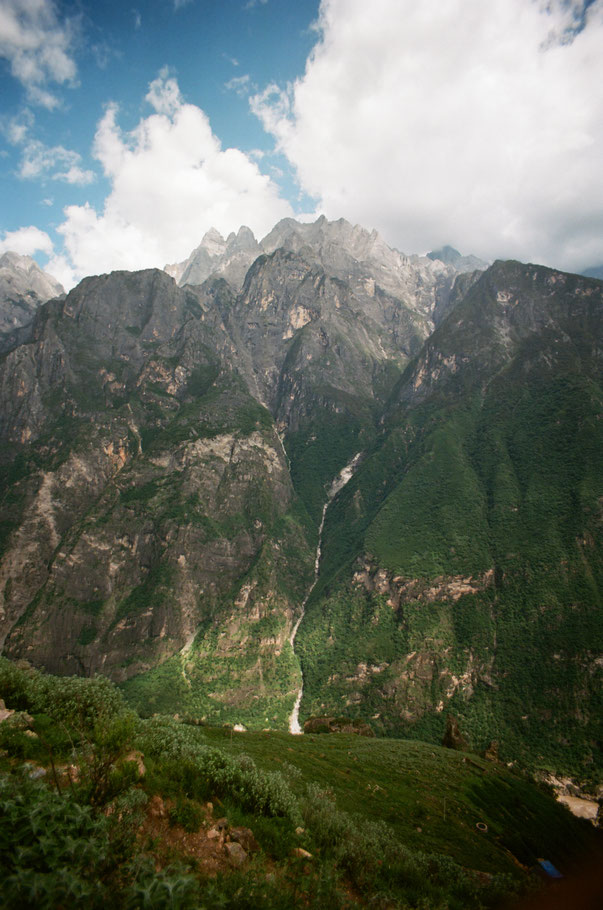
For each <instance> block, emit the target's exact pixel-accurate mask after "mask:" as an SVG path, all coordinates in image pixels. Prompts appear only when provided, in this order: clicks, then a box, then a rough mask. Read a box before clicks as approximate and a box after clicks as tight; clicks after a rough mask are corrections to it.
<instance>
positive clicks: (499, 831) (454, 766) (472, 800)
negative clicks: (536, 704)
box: [203, 727, 593, 873]
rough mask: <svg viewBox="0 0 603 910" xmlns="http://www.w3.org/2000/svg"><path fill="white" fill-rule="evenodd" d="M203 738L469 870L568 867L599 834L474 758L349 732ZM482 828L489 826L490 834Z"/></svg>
mask: <svg viewBox="0 0 603 910" xmlns="http://www.w3.org/2000/svg"><path fill="white" fill-rule="evenodd" d="M203 735H204V737H205V738H206V740H207V741H208V742H209V743H211V744H212V745H215V746H219V748H220V749H223V750H224V751H225V752H226V753H229V754H233V755H240V754H247V755H249V756H250V757H251V758H252V759H253V760H254V762H255V763H256V764H257V766H258V767H259V768H261V769H263V770H265V771H274V770H280V771H283V772H284V773H285V774H286V775H287V774H289V778H290V780H291V786H292V788H293V789H294V791H296V792H298V793H300V794H301V793H302V792H303V790H304V788H305V786H306V785H307V784H308V783H310V782H315V783H317V784H319V785H320V786H321V787H322V788H325V789H327V790H330V791H332V793H333V794H334V796H335V799H336V804H337V807H338V809H340V810H343V811H345V812H351V813H356V814H359V815H361V816H362V817H363V818H364V819H365V820H366V821H367V822H368V821H383V822H385V823H387V825H388V826H390V827H391V829H392V830H393V831H394V832H395V834H396V836H397V837H398V838H399V839H400V840H401V841H402V842H403V843H404V844H405V845H406V846H408V847H410V848H412V849H414V850H420V851H425V852H428V853H444V854H446V855H447V856H450V857H451V858H452V859H454V860H455V861H456V862H458V863H460V864H461V865H463V866H465V867H467V868H470V869H479V870H482V871H485V872H511V873H513V872H515V873H516V872H517V870H518V868H519V866H518V863H521V864H522V865H524V866H530V865H532V864H534V863H535V862H536V859H537V857H539V856H546V857H547V858H549V859H550V860H551V861H552V862H553V863H554V864H555V865H558V867H559V868H560V869H562V870H564V871H568V869H569V867H570V866H571V854H573V859H574V860H576V859H578V858H579V857H580V853H581V851H586V850H587V849H588V845H589V843H591V842H592V840H593V834H592V828H591V827H590V826H589V825H588V824H587V823H582V822H580V821H579V820H577V819H575V818H573V816H571V815H570V813H569V812H568V811H567V810H566V809H564V808H563V807H562V806H560V805H559V804H558V803H556V802H555V801H554V800H553V799H552V797H551V796H550V795H549V794H548V793H545V792H542V791H540V790H538V789H537V788H536V787H535V786H534V784H532V783H531V782H529V781H528V780H527V779H525V778H523V777H520V776H518V775H516V774H512V773H510V772H509V771H507V770H506V769H505V768H503V767H501V766H499V765H496V764H493V763H492V762H488V761H485V760H484V759H481V758H479V757H477V756H475V755H465V754H463V753H460V752H454V751H451V750H447V749H443V748H442V747H440V746H432V745H429V744H427V743H422V742H414V741H410V740H393V739H387V740H384V739H370V738H364V737H360V736H351V735H345V734H328V735H312V734H310V735H304V736H297V737H295V736H290V735H289V734H286V733H276V732H270V733H231V732H229V731H227V730H224V729H219V728H210V727H206V728H203ZM291 767H293V768H296V769H298V772H299V774H291V772H290V768H291ZM478 822H481V823H485V824H486V825H487V826H488V832H487V833H486V834H482V833H481V832H480V831H479V830H478V829H477V828H476V824H477V823H478ZM419 829H420V830H419ZM570 845H571V846H570ZM568 848H569V849H568Z"/></svg>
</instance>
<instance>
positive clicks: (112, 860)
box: [0, 659, 601, 910]
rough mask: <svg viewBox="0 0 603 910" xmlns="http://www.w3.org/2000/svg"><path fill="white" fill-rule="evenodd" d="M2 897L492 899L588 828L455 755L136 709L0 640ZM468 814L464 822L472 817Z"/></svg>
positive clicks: (233, 901)
mask: <svg viewBox="0 0 603 910" xmlns="http://www.w3.org/2000/svg"><path fill="white" fill-rule="evenodd" d="M0 698H3V699H4V701H5V702H6V705H7V707H8V709H9V710H10V709H12V710H13V711H14V713H13V714H11V715H10V716H9V717H8V718H6V719H5V720H4V721H3V722H0V750H1V751H0V808H1V811H0V845H1V846H2V848H3V849H1V850H0V874H1V875H2V879H3V895H2V896H3V906H5V907H7V908H19V910H20V908H23V907H29V906H32V907H33V906H35V907H45V908H46V907H47V908H56V907H58V906H70V907H97V906H98V907H101V906H104V905H106V902H107V901H111V903H112V904H113V906H115V907H124V908H126V907H128V908H130V907H136V908H138V907H141V908H142V907H144V908H149V907H151V908H155V907H157V908H159V907H174V908H176V907H177V908H191V910H192V908H198V907H209V906H220V907H224V908H232V910H234V908H247V907H248V908H250V910H251V908H252V907H253V908H260V910H261V908H266V910H269V908H282V910H285V908H298V907H299V908H301V907H317V908H319V907H324V906H327V905H328V906H330V907H333V908H341V910H344V908H348V910H352V908H358V907H364V906H370V907H377V908H383V910H385V908H403V907H421V908H424V910H430V908H434V910H436V908H437V910H446V908H450V910H461V908H476V910H477V908H482V907H483V908H486V907H497V906H500V905H501V902H502V901H508V900H510V899H512V898H513V897H517V896H518V895H519V894H520V893H522V892H525V891H526V890H531V889H533V888H534V887H536V879H535V878H534V877H533V876H532V875H531V874H530V873H529V871H528V870H529V867H530V866H532V865H533V864H534V862H535V860H536V858H537V857H538V856H545V857H546V858H548V859H550V860H551V861H552V862H553V863H555V865H557V866H558V868H560V869H561V871H562V872H563V873H565V874H568V873H569V874H571V873H572V869H574V868H575V867H576V865H579V864H580V863H581V862H583V861H585V860H586V859H587V858H588V857H589V856H591V855H593V851H594V852H595V853H596V852H597V851H599V850H600V849H601V843H600V837H599V836H598V832H597V831H596V830H595V829H594V828H592V826H590V825H588V824H587V823H585V822H580V821H578V820H576V819H575V818H573V817H572V816H571V815H570V814H569V813H568V812H567V810H565V809H564V808H562V807H561V806H560V805H559V804H557V803H555V801H554V800H553V799H552V797H551V796H550V795H549V794H548V793H546V792H544V791H542V790H540V789H538V788H536V787H535V786H534V785H533V784H531V783H529V782H528V781H527V780H526V779H524V778H522V777H518V776H516V775H513V774H510V773H509V772H508V771H507V770H506V769H504V768H502V767H500V766H498V765H496V764H493V763H488V762H485V761H483V760H481V759H479V758H477V757H475V756H472V755H461V754H460V753H456V752H450V751H447V750H444V749H440V748H434V747H432V746H429V745H426V744H423V743H416V742H405V741H393V740H392V741H384V740H367V739H362V738H360V737H353V736H342V735H324V736H318V735H310V736H304V737H293V736H290V735H288V734H280V733H254V734H238V733H233V732H231V731H228V730H225V729H219V728H210V727H197V726H190V725H187V724H185V723H179V722H176V721H175V720H173V719H171V718H168V717H165V716H163V717H161V716H156V717H154V718H151V719H149V720H141V719H140V718H139V717H137V716H136V715H135V714H133V713H132V712H131V711H130V710H128V709H127V708H126V706H125V704H124V702H123V700H122V697H121V695H120V693H119V690H117V689H116V688H115V687H114V686H113V685H112V684H111V683H109V682H108V681H107V680H106V679H100V678H99V679H93V680H84V679H81V678H72V677H66V678H55V677H51V676H46V675H44V674H41V673H38V672H36V671H34V670H31V669H28V668H25V669H24V668H18V667H16V666H15V665H14V664H11V663H9V662H8V661H7V660H5V659H0ZM478 823H479V825H480V826H481V829H480V828H477V827H476V826H477V824H478Z"/></svg>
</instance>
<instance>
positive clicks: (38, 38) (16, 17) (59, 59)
mask: <svg viewBox="0 0 603 910" xmlns="http://www.w3.org/2000/svg"><path fill="white" fill-rule="evenodd" d="M76 32H77V27H76V24H75V20H74V19H64V20H62V21H61V20H60V19H59V16H58V14H57V9H56V6H55V4H54V2H53V0H0V57H1V58H3V59H5V60H7V61H8V63H9V64H10V69H11V73H12V75H13V76H14V77H15V78H16V79H18V80H19V81H20V82H21V83H22V85H23V86H24V88H25V89H26V91H27V96H28V99H29V100H30V102H32V103H34V104H39V105H42V106H43V107H46V108H48V109H52V108H54V107H57V105H58V104H59V101H58V98H57V97H56V95H55V94H53V92H52V91H51V90H50V89H49V88H48V86H49V84H52V83H57V84H59V85H64V84H70V83H71V84H73V82H74V80H75V78H76V73H77V68H76V65H75V61H74V59H73V52H72V48H73V43H74V40H75V35H76Z"/></svg>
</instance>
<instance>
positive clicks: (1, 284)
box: [0, 252, 65, 352]
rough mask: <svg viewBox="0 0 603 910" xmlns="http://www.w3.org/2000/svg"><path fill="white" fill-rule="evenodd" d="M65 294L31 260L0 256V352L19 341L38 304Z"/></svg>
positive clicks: (12, 254) (9, 255)
mask: <svg viewBox="0 0 603 910" xmlns="http://www.w3.org/2000/svg"><path fill="white" fill-rule="evenodd" d="M64 293H65V291H64V290H63V287H62V285H61V284H59V282H58V281H56V279H54V278H53V277H52V275H49V274H48V273H47V272H43V271H42V269H41V268H40V266H39V265H38V263H37V262H36V261H35V260H34V259H32V258H31V256H20V255H19V254H18V253H12V252H8V253H3V254H2V256H0V352H1V351H3V350H7V349H8V348H9V347H10V346H11V345H12V344H14V343H16V342H17V341H18V340H21V339H20V335H19V329H21V327H22V326H25V325H27V324H28V323H29V322H31V320H32V319H33V317H34V313H35V311H36V310H37V308H38V307H39V306H40V304H41V303H44V301H45V300H50V299H51V298H52V297H60V296H61V294H64Z"/></svg>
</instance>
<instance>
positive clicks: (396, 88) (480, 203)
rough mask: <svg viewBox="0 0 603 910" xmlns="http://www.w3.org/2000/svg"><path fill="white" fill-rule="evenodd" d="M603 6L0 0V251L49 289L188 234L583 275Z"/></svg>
mask: <svg viewBox="0 0 603 910" xmlns="http://www.w3.org/2000/svg"><path fill="white" fill-rule="evenodd" d="M602 51H603V0H548V2H544V0H489V2H488V3H487V4H484V3H483V0H421V3H419V4H417V3H416V2H415V0H372V2H371V4H367V3H366V0H295V2H293V0H255V2H254V0H250V2H248V0H186V2H185V0H148V2H136V0H134V2H132V3H128V4H123V5H118V4H116V3H113V2H102V0H99V2H94V3H93V2H88V0H79V2H59V0H0V99H1V101H0V199H1V203H0V251H1V250H3V249H9V248H15V249H17V251H18V252H22V253H29V254H33V255H35V256H36V258H37V259H38V261H40V262H41V264H43V265H47V267H48V269H49V271H51V272H53V274H55V275H56V276H57V277H58V278H59V280H61V281H63V283H64V284H65V285H66V286H67V285H69V286H70V285H72V284H73V283H74V282H75V281H77V280H79V278H81V277H83V275H85V274H90V273H92V272H102V271H108V270H110V269H112V268H138V267H141V268H142V267H148V266H151V265H157V266H161V265H163V264H164V263H165V262H169V261H178V260H182V259H184V258H185V257H186V256H187V255H188V254H189V253H190V252H191V250H192V249H193V248H194V247H195V246H196V245H197V244H198V243H199V242H200V240H201V237H202V236H203V233H204V232H205V231H206V230H207V229H208V228H209V227H211V226H212V225H213V226H216V227H217V228H218V229H219V230H220V231H221V232H222V233H224V234H226V233H228V232H229V231H231V230H237V229H238V227H239V226H240V224H241V223H247V224H249V226H250V227H251V228H252V229H253V230H254V232H255V233H256V235H257V236H262V235H263V234H264V233H266V232H267V231H268V230H269V229H270V227H271V226H272V225H273V224H274V222H275V221H277V220H278V219H279V218H281V217H284V216H290V215H293V216H295V217H301V218H313V217H316V216H317V215H318V214H319V213H323V212H324V213H325V214H326V215H327V217H329V218H338V217H342V216H343V217H345V218H347V219H348V220H350V221H352V222H355V223H360V224H363V225H364V226H365V227H367V228H377V229H378V230H379V231H380V232H381V233H382V234H383V236H384V238H385V239H386V241H387V242H388V243H390V244H391V245H392V246H396V247H397V248H398V249H401V250H403V251H404V252H407V253H412V252H425V251H426V250H428V249H431V248H435V247H436V246H439V245H441V244H443V243H447V242H448V243H452V244H453V245H455V246H457V247H458V248H459V249H461V250H462V251H463V252H474V253H476V254H478V255H481V256H482V257H484V258H486V259H493V258H495V257H503V258H504V257H515V258H520V259H524V260H531V261H539V262H544V263H546V264H549V265H555V266H559V267H562V268H567V269H570V270H573V269H575V270H578V269H580V268H585V267H587V266H589V265H597V264H600V263H601V262H603V181H602V180H601V162H602V161H603V53H602Z"/></svg>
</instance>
